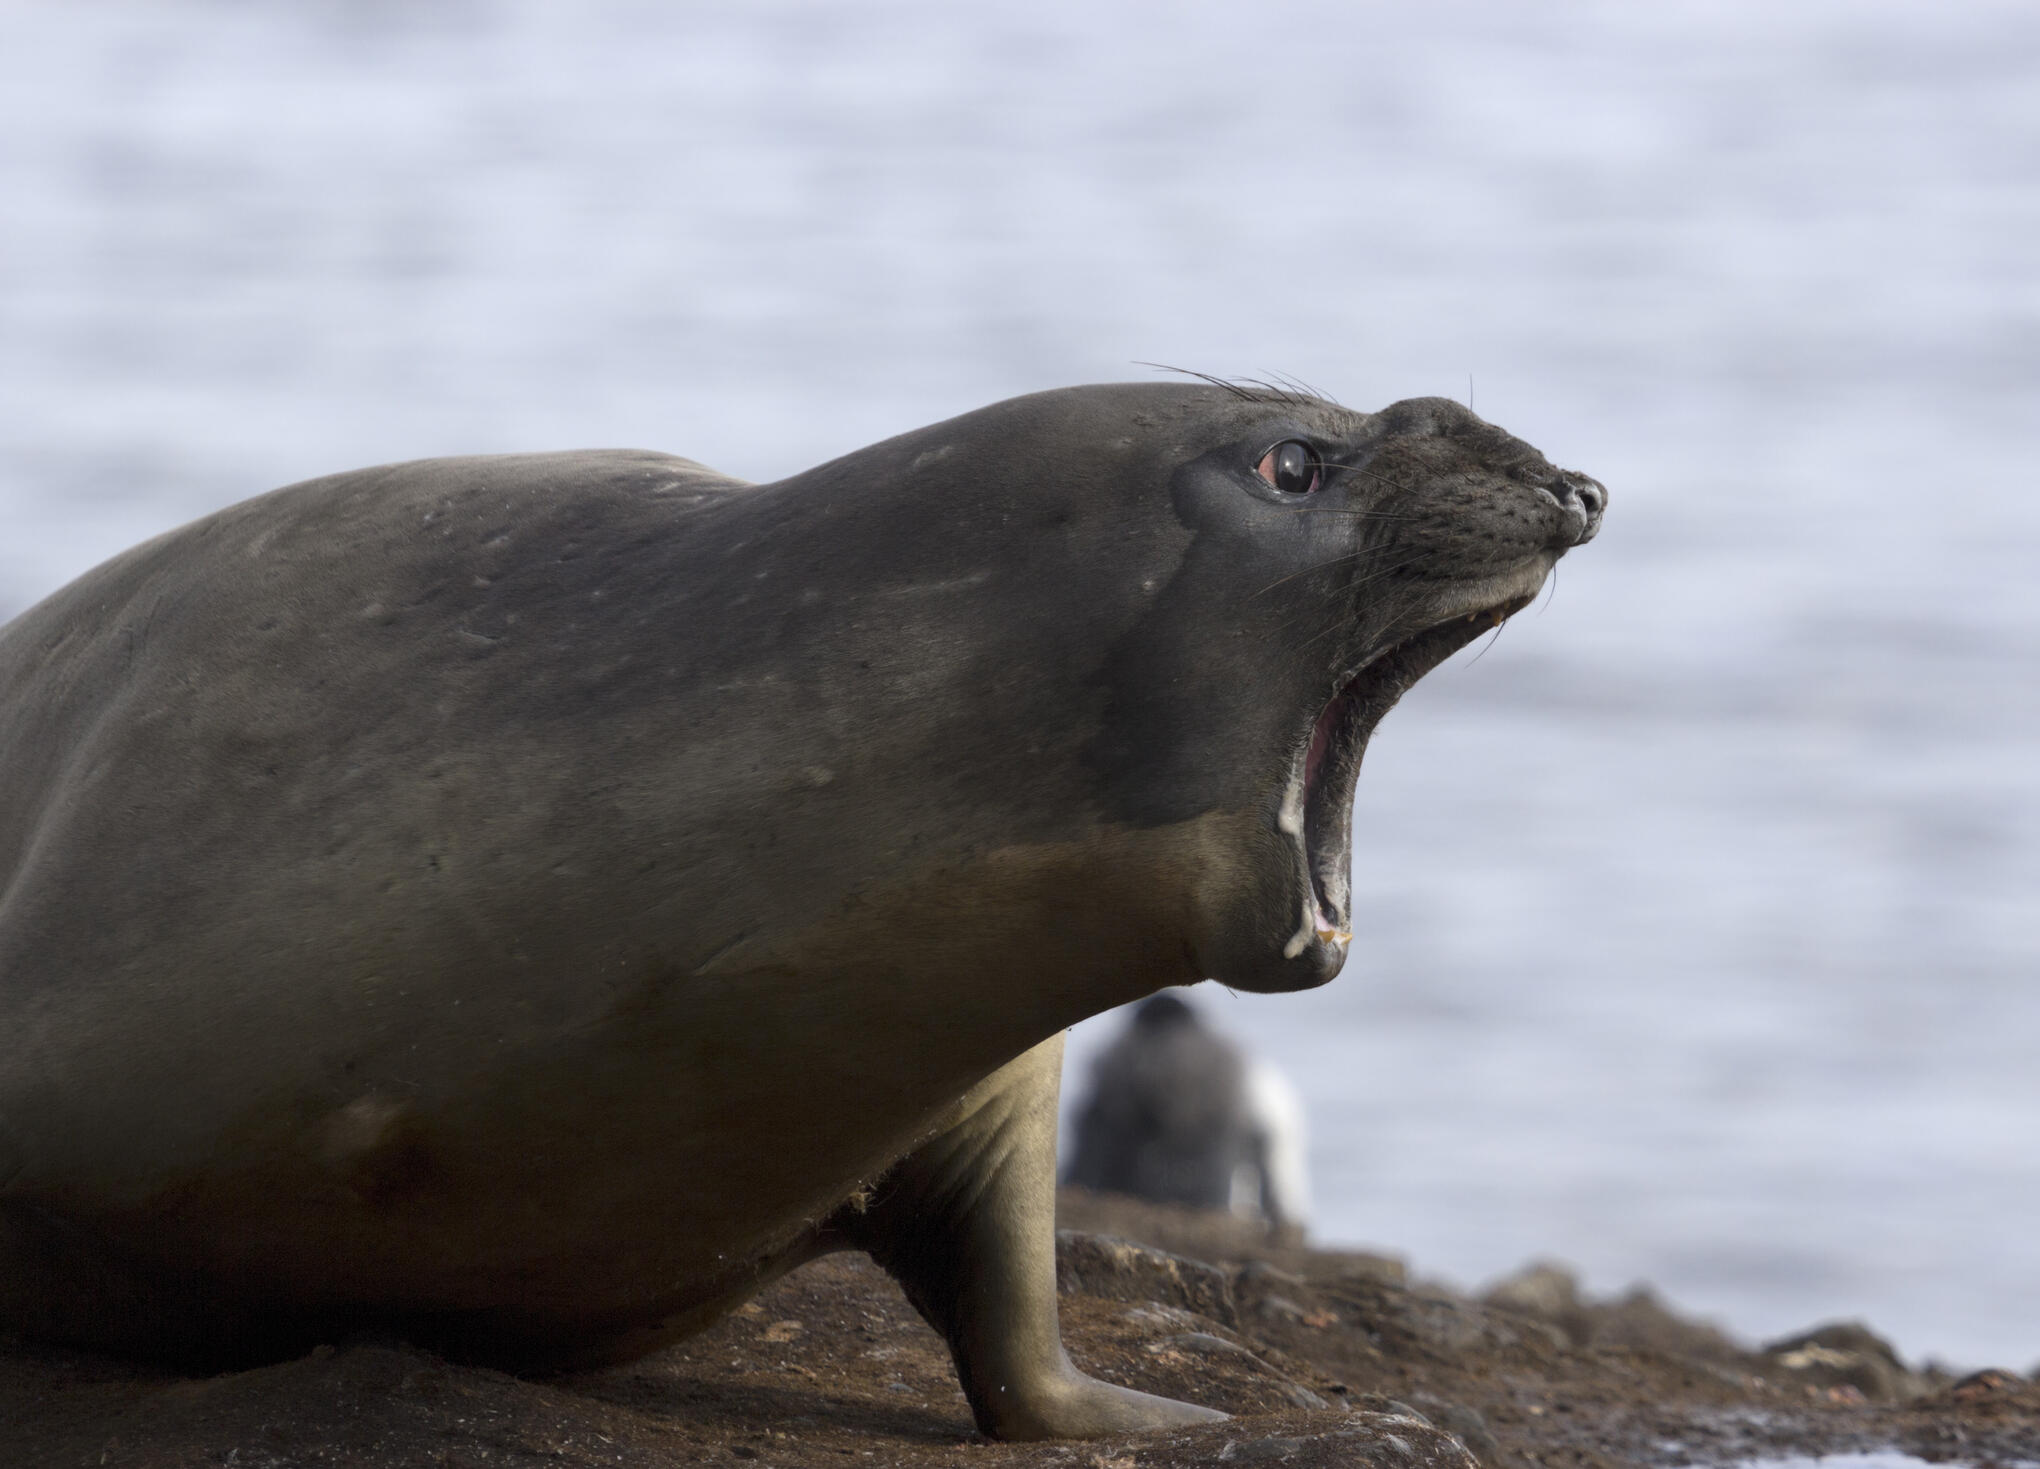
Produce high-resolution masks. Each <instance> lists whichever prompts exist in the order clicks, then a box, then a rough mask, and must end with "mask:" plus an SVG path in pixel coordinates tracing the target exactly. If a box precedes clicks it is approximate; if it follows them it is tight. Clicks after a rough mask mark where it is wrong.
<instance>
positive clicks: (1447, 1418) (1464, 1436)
mask: <svg viewBox="0 0 2040 1469" xmlns="http://www.w3.org/2000/svg"><path fill="white" fill-rule="evenodd" d="M1411 1401H1412V1406H1414V1407H1415V1408H1416V1409H1417V1410H1418V1411H1420V1412H1421V1413H1422V1414H1423V1415H1424V1418H1425V1419H1426V1420H1427V1421H1429V1422H1431V1423H1433V1424H1436V1425H1437V1426H1438V1427H1440V1428H1442V1429H1444V1430H1445V1431H1446V1432H1447V1433H1449V1434H1451V1435H1452V1436H1453V1437H1454V1438H1456V1439H1458V1440H1459V1441H1460V1442H1461V1443H1463V1444H1465V1445H1466V1450H1467V1452H1468V1453H1470V1454H1472V1455H1473V1457H1474V1458H1476V1459H1478V1460H1480V1462H1481V1463H1482V1464H1483V1465H1487V1466H1495V1465H1499V1464H1500V1463H1501V1462H1502V1446H1501V1445H1500V1444H1499V1443H1497V1442H1496V1441H1495V1436H1494V1434H1493V1433H1492V1432H1491V1431H1490V1430H1489V1428H1488V1426H1487V1419H1485V1418H1483V1417H1481V1416H1480V1414H1478V1413H1476V1412H1475V1411H1474V1410H1473V1409H1471V1408H1469V1407H1467V1406H1466V1405H1464V1404H1463V1403H1453V1402H1447V1401H1446V1400H1445V1399H1444V1398H1436V1397H1432V1396H1431V1395H1430V1394H1429V1393H1417V1394H1415V1395H1413V1397H1412V1400H1411Z"/></svg>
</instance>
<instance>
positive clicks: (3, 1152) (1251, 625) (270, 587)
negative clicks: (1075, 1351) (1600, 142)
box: [0, 384, 1603, 1438]
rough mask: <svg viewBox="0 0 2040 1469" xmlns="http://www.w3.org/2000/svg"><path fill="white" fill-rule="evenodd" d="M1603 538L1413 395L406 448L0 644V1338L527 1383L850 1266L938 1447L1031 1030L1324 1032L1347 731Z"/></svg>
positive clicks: (1034, 1146)
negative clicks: (1171, 992)
mask: <svg viewBox="0 0 2040 1469" xmlns="http://www.w3.org/2000/svg"><path fill="white" fill-rule="evenodd" d="M1602 501H1603V491H1602V489H1601V487H1600V486H1599V485H1598V484H1596V483H1595V482H1594V481H1592V480H1590V479H1587V478H1586V477H1584V476H1581V475H1577V474H1572V473H1568V472H1565V471H1561V470H1558V469H1554V468H1553V467H1552V466H1551V465H1550V464H1549V463H1547V462H1546V461H1545V459H1544V458H1543V457H1542V456H1541V455H1539V454H1538V453H1537V452H1536V451H1535V450H1534V449H1532V448H1530V447H1529V446H1528V445H1527V444H1523V443H1521V442H1519V441H1517V440H1515V439H1513V438H1511V437H1509V436H1508V435H1507V434H1505V433H1503V432H1502V431H1501V430H1499V429H1496V428H1493V427H1491V426H1489V425H1488V424H1486V423H1484V422H1482V421H1481V420H1480V419H1478V418H1476V417H1474V415H1473V414H1471V413H1470V412H1468V411H1467V410H1466V409H1463V408H1460V407H1458V406H1457V405H1455V404H1452V403H1450V402H1445V401H1441V400H1432V399H1419V400H1413V401H1409V402H1404V403H1399V404H1396V405H1394V406H1393V407H1391V408H1388V409H1386V410H1384V411H1382V412H1379V413H1360V412H1353V411H1350V410H1347V409H1345V408H1342V407H1339V406H1336V405H1334V404H1332V403H1329V402H1325V401H1320V400H1318V399H1315V398H1311V397H1308V396H1304V395H1302V394H1293V393H1288V392H1283V391H1274V390H1259V389H1253V388H1228V387H1225V386H1214V385H1209V384H1167V385H1164V384H1152V385H1119V386H1105V387H1091V388H1077V389H1070V390H1066V391H1059V392H1049V393H1041V394H1036V395H1033V396H1029V397H1024V398H1018V399H1015V400H1012V401H1010V402H1005V403H1000V404H996V405H994V406H992V407H989V408H986V409H983V410H981V411H978V412H975V413H969V414H966V415H964V416H963V417H960V418H957V419H953V420H951V421H949V422H946V423H941V424H937V425H935V426H934V427H932V428H926V429H922V430H919V431H918V432H914V433H909V434H906V435H903V436H901V437H899V438H895V439H891V440H888V441H887V442H885V443H881V444H878V445H875V446H873V447H871V448H868V449H865V450H862V451H860V452H858V453H854V454H850V455H848V456H846V457H844V458H841V459H838V460H835V461H833V462H831V463H828V464H824V465H822V466H820V467H819V468H816V469H813V470H810V471H808V472H806V473H804V474H799V475H795V476H793V477H792V478H790V479H785V480H781V481H779V482H777V483H772V484H755V485H754V484H746V483H743V482H741V481H738V480H735V479H731V478H729V477H727V476H724V475H720V474H717V473H715V472H713V471H711V470H708V469H706V468H704V467H702V466H701V465H698V464H695V463H692V462H690V461H688V460H684V459H677V458H673V457H670V456H667V455H663V454H654V453H644V452H624V451H616V452H610V451H603V452H585V453H569V454H538V455H522V456H510V457H495V458H467V459H442V460H431V461H425V462H420V463H414V464H399V465H392V466H385V467H382V468H377V469H368V470H361V471H357V472H354V473H350V474H342V475H337V476H334V477H332V478H328V479H320V480H314V481H310V482H308V483H305V484H300V485H296V486H293V487H290V488H286V489H282V490H278V491H275V492H273V493H271V494H268V495H265V496H262V497H260V498H257V499H254V500H251V501H248V502H246V503H244V504H241V505H237V506H234V507H232V508H230V509H227V510H223V511H221V512H219V513H218V514H215V515H211V516H208V517H206V518H204V519H202V520H199V521H197V522H195V523H193V524H191V525H189V526H186V527H184V528H183V529H181V530H176V531H172V532H170V533H169V534H167V535H163V536H159V537H157V538H156V539H155V540H152V541H149V542H147V543H145V544H143V545H141V546H138V547H136V548H134V549H133V550H131V551H129V552H127V553H125V554H124V555H121V556H119V557H116V558H115V559H114V560H112V561H110V562H108V563H106V564H105V565H103V566H101V567H99V568H98V569H97V570H95V571H92V572H89V573H87V574H86V575H85V576H84V577H82V578H80V579H79V580H78V581H76V582H74V583H72V584H71V585H70V586H68V587H66V588H64V589H63V590H61V591H59V592H57V593H56V594H55V595H53V596H51V597H50V598H49V599H48V600H46V601H44V602H42V603H41V604H40V605H38V606H36V607H34V608H31V609H30V610H29V611H28V612H26V613H24V614H22V616H21V617H19V618H18V619H17V620H15V621H14V622H13V623H12V624H10V625H9V626H7V627H6V628H5V629H0V1034H4V1036H5V1041H4V1043H0V1046H4V1049H0V1322H4V1323H6V1324H8V1325H11V1326H13V1327H15V1328H17V1329H21V1330H25V1331H29V1332H32V1333H37V1334H41V1335H44V1336H47V1337H52V1338H57V1339H61V1340H65V1341H69V1342H74V1343H83V1344H87V1345H93V1346H101V1347H110V1348H115V1349H120V1350H126V1351H131V1352H138V1353H145V1354H150V1355H153V1356H157V1357H164V1358H170V1359H175V1360H183V1361H193V1362H214V1363H218V1362H228V1361H241V1360H248V1359H251V1358H260V1357H265V1356H275V1355H278V1354H283V1353H288V1352H293V1351H297V1350H301V1349H303V1348H304V1347H306V1346H307V1345H309V1344H312V1343H315V1342H318V1341H321V1340H331V1339H332V1338H333V1337H334V1336H335V1335H336V1334H337V1333H340V1332H343V1331H346V1330H349V1329H353V1328H356V1327H361V1326H374V1327H379V1328H391V1329H396V1330H399V1331H402V1332H404V1333H407V1334H409V1335H411V1336H412V1337H414V1338H415V1339H418V1340H421V1341H424V1342H427V1343H430V1344H433V1345H435V1346H437V1347H439V1348H440V1349H442V1350H445V1351H448V1352H451V1353H454V1354H457V1355H460V1356H462V1357H465V1358H469V1359H480V1360H485V1361H493V1362H497V1363H502V1364H506V1365H512V1366H519V1367H557V1366H563V1365H571V1364H576V1363H593V1362H599V1361H606V1360H617V1359H622V1358H627V1357H629V1356H632V1355H635V1354H638V1353H642V1352H645V1351H647V1350H650V1349H651V1348H653V1347H656V1346H658V1345H660V1344H662V1343H664V1342H667V1341H670V1340H672V1339H674V1338H676V1337H678V1336H680V1335H682V1334H684V1333H687V1332H689V1331H692V1330H695V1329H698V1328H699V1327H701V1326H702V1325H704V1324H706V1323H707V1322H709V1321H711V1320H713V1319H714V1318H716V1317H717V1316H719V1315H720V1314H722V1313H723V1312H725V1311H727V1310H729V1309H731V1308H732V1307H733V1306H734V1305H736V1304H738V1303H739V1302H741V1301H742V1300H743V1299H744V1298H745V1297H746V1296H748V1295H749V1294H751V1293H752V1292H754V1291H755V1290H756V1289H757V1288H758V1287H759V1286H760V1285H761V1284H762V1283H764V1282H765V1281H767V1280H769V1279H771V1278H772V1277H774V1276H775V1275H777V1274H779V1273H781V1272H783V1271H785V1270H787V1269H789V1268H791V1267H792V1266H793V1265H795V1264H798V1263H799V1262H801V1261H803V1260H806V1259H809V1258H811V1257H813V1256H814V1255H816V1254H817V1253H819V1252H822V1251H824V1250H828V1249H834V1248H842V1247H858V1248H863V1249H867V1250H869V1251H870V1252H871V1253H872V1254H873V1255H874V1256H875V1257H876V1258H877V1259H878V1260H879V1261H880V1262H881V1263H882V1264H883V1265H884V1266H885V1267H886V1268H887V1269H889V1270H890V1271H892V1272H893V1274H894V1275H895V1276H897V1277H898V1279H899V1280H900V1281H901V1283H902V1285H903V1286H904V1288H905V1289H906V1291H907V1293H908V1295H909V1296H910V1297H911V1298H912V1300H913V1301H914V1302H915V1304H916V1305H917V1306H918V1307H919V1308H920V1309H921V1310H922V1312H923V1313H924V1314H925V1315H926V1316H927V1317H928V1319H929V1320H930V1321H931V1322H932V1323H933V1324H934V1325H935V1327H936V1328H937V1329H938V1330H940V1331H941V1332H942V1333H943V1334H944V1335H945V1336H946V1337H947V1338H948V1341H949V1344H950V1347H951V1349H952V1352H953V1354H954V1356H955V1359H956V1363H957V1368H958V1372H959V1375H960V1377H961V1379H962V1382H963V1386H964V1389H965V1392H966V1393H967V1394H968V1396H969V1399H970V1403H971V1407H972V1409H973V1411H974V1412H975V1414H976V1416H977V1420H978V1422H979V1424H980V1425H981V1426H982V1427H983V1428H984V1430H985V1431H986V1432H988V1433H991V1434H995V1435H999V1436H1003V1437H1008V1438H1029V1437H1048V1436H1084V1435H1098V1434H1105V1433H1113V1432H1119V1431H1123V1430H1126V1429H1132V1428H1140V1427H1147V1426H1154V1425H1160V1424H1169V1423H1180V1422H1185V1421H1190V1420H1192V1419H1196V1418H1199V1417H1207V1416H1210V1414H1209V1413H1208V1411H1207V1410H1204V1409H1200V1408H1195V1407H1192V1406H1190V1405H1187V1404H1180V1403H1172V1402H1168V1401H1166V1400H1163V1399H1159V1398H1154V1397H1149V1396H1147V1395H1145V1394H1140V1393H1135V1392H1131V1391H1129V1390H1127V1389H1124V1388H1119V1387H1115V1386H1112V1385H1110V1384H1106V1383H1101V1382H1097V1381H1095V1380H1093V1379H1091V1378H1088V1377H1085V1376H1083V1375H1082V1374H1080V1373H1078V1372H1077V1371H1076V1370H1075V1369H1074V1368H1073V1367H1072V1366H1071V1365H1070V1363H1069V1361H1068V1359H1067V1358H1066V1357H1065V1356H1064V1355H1063V1351H1062V1346H1061V1343H1060V1340H1059V1338H1058V1335H1057V1328H1056V1306H1055V1280H1054V1262H1053V1255H1052V1235H1051V1229H1052V1209H1053V1190H1054V1131H1055V1111H1056V1107H1055V1096H1056V1088H1057V1083H1058V1075H1059V1059H1060V1047H1061V1040H1060V1037H1061V1033H1062V1031H1063V1030H1064V1029H1065V1028H1066V1027H1067V1026H1068V1025H1070V1024H1071V1023H1072V1022H1073V1021H1075V1020H1078V1019H1080V1018H1082V1017H1084V1016H1087V1015H1090V1014H1093V1013H1096V1012H1098V1011H1101V1010H1104V1009H1106V1008H1108V1007H1110V1006H1113V1005H1116V1004H1120V1003H1122V1002H1126V1001H1129V1000H1133V999H1136V998H1138V997H1140V996H1142V995H1144V994H1148V993H1151V992H1153V991H1154V990H1156V989H1158V988H1161V987H1163V986H1166V985H1172V984H1180V983H1186V982H1194V981H1197V980H1202V979H1204V978H1207V977H1216V978H1219V979H1222V980H1224V981H1225V982H1226V983H1228V984H1230V985H1232V986H1234V987H1236V988H1241V989H1248V990H1262V991H1277V990H1291V989H1298V988H1302V987H1305V986H1310V985H1317V984H1322V983H1324V982H1325V981H1326V980H1328V979H1329V978H1331V977H1332V975H1333V974H1334V973H1335V972H1336V971H1337V970H1338V968H1339V966H1340V964H1341V963H1342V962H1343V958H1344V954H1345V947H1346V943H1347V939H1348V933H1347V929H1348V928H1349V927H1350V920H1349V918H1348V916H1347V915H1348V897H1347V893H1348V877H1347V869H1348V861H1349V857H1348V852H1347V846H1348V823H1349V821H1350V816H1351V805H1352V795H1353V784H1354V780H1355V778H1356V775H1357V771H1358V767H1359V763H1360V756H1361V751H1362V748H1363V746H1364V744H1365V742H1366V737H1367V734H1368V732H1369V730H1371V728H1372V727H1373V725H1374V722H1375V721H1376V720H1377V719H1379V718H1380V717H1381V715H1382V714H1383V713H1384V712H1385V711H1386V710H1387V709H1388V707H1389V706H1390V705H1391V704H1393V703H1394V702H1395V700H1396V699H1397V698H1398V697H1399V696H1400V695H1401V694H1402V692H1403V691H1404V690H1405V689H1406V688H1408V687H1409V685H1410V684H1411V683H1413V682H1414V681H1415V680H1416V679H1417V678H1418V677H1419V676H1421V675H1422V674H1423V673H1424V672H1425V671H1427V670H1428V669H1430V668H1431V667H1432V666H1434V665H1435V664H1436V663H1437V662H1438V661H1439V660H1440V659H1442V658H1444V657H1445V656H1446V655H1447V654H1449V653H1450V652H1452V651H1453V650H1454V649H1456V648H1458V647H1460V646H1461V645H1463V644H1464V643H1466V642H1467V641H1468V640H1469V639H1470V638H1472V637H1474V636H1475V635H1476V634H1478V633H1479V632H1481V631H1483V630H1484V629H1486V628H1489V627H1491V626H1495V625H1497V624H1498V623H1499V622H1500V621H1501V619H1502V618H1504V617H1506V616H1507V615H1509V614H1510V613H1511V612H1513V611H1515V610H1516V609H1518V608H1520V607H1522V606H1524V605H1526V604H1527V603H1528V602H1529V601H1530V599H1531V598H1532V596H1533V595H1534V594H1535V593H1536V591H1537V589H1538V587H1539V586H1540V585H1541V583H1542V582H1543V580H1544V577H1545V574H1546V572H1547V571H1548V570H1549V569H1550V567H1551V566H1552V564H1553V563H1554V562H1555V561H1556V560H1557V558H1558V557H1559V556H1560V555H1561V554H1563V553H1564V551H1565V550H1566V549H1568V548H1569V547H1571V546H1574V545H1577V544H1578V543H1580V542H1582V541H1584V540H1585V539H1587V538H1588V537H1589V536H1591V535H1592V534H1593V532H1594V529H1595V527H1596V525H1597V523H1598V521H1599V518H1600V513H1601V508H1602Z"/></svg>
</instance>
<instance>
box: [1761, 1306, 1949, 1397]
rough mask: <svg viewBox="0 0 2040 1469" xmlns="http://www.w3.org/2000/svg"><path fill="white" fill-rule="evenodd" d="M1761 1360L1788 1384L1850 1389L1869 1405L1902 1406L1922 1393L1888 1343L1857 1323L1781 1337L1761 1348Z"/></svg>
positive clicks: (1920, 1386) (1845, 1322)
mask: <svg viewBox="0 0 2040 1469" xmlns="http://www.w3.org/2000/svg"><path fill="white" fill-rule="evenodd" d="M1763 1353H1764V1356H1765V1357H1766V1358H1768V1359H1769V1361H1770V1362H1771V1364H1772V1366H1773V1367H1774V1368H1776V1369H1778V1370H1781V1371H1785V1372H1789V1373H1791V1374H1792V1376H1793V1378H1794V1380H1796V1381H1800V1382H1804V1383H1808V1384H1810V1385H1812V1386H1814V1387H1822V1388H1853V1389H1854V1390H1855V1391H1857V1392H1859V1393H1861V1394H1862V1395H1863V1397H1864V1399H1865V1400H1866V1401H1868V1402H1872V1403H1896V1402H1905V1401H1907V1400H1909V1399H1911V1398H1915V1397H1918V1396H1919V1395H1920V1393H1921V1392H1923V1391H1925V1388H1924V1385H1923V1384H1922V1383H1921V1382H1920V1381H1919V1380H1918V1379H1917V1377H1916V1376H1915V1374H1914V1373H1912V1372H1911V1371H1909V1370H1908V1369H1907V1367H1906V1365H1905V1363H1904V1362H1903V1361H1901V1360H1900V1359H1899V1355H1898V1353H1897V1352H1895V1351H1894V1350H1892V1347H1891V1344H1890V1343H1889V1342H1887V1341H1886V1340H1884V1338H1883V1337H1881V1336H1878V1335H1877V1334H1876V1333H1875V1332H1873V1331H1871V1330H1870V1328H1869V1327H1867V1326H1865V1325H1863V1324H1862V1323H1861V1322H1859V1321H1838V1322H1831V1323H1830V1324H1828V1325H1826V1326H1820V1327H1816V1328H1814V1329H1813V1330H1812V1331H1806V1332H1801V1333H1799V1334H1798V1335H1797V1336H1788V1337H1782V1338H1780V1339H1779V1340H1777V1341H1774V1342H1771V1343H1769V1344H1767V1345H1766V1346H1765V1347H1764V1349H1763Z"/></svg>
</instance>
